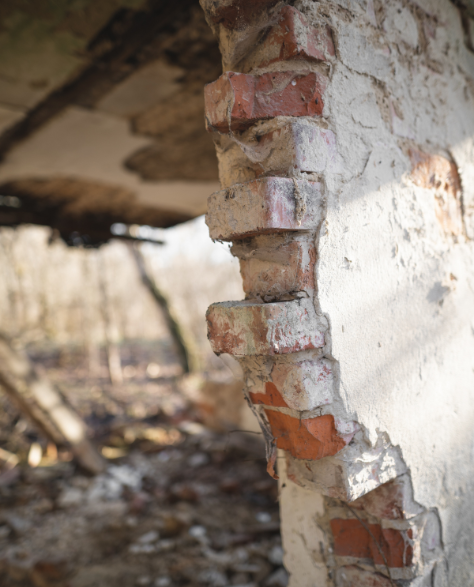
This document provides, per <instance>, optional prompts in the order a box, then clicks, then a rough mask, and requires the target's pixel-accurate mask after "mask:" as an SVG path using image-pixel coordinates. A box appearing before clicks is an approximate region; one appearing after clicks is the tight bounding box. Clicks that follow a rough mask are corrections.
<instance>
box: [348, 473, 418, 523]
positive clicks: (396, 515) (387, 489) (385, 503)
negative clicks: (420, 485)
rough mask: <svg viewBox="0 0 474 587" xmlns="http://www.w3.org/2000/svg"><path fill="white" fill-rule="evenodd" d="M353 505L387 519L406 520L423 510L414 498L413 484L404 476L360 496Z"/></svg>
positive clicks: (372, 514)
mask: <svg viewBox="0 0 474 587" xmlns="http://www.w3.org/2000/svg"><path fill="white" fill-rule="evenodd" d="M352 507H353V508H355V509H357V510H363V511H365V512H367V513H368V514H370V515H371V516H374V517H376V518H381V519H385V520H404V519H407V518H411V517H413V516H415V515H417V514H419V513H421V511H422V508H421V506H419V505H418V504H416V503H415V502H414V500H413V490H412V487H411V484H410V483H409V482H407V479H406V478H405V477H403V476H402V477H399V478H397V479H394V480H393V481H390V482H389V483H384V484H383V485H381V486H380V487H377V489H374V490H373V491H370V492H369V493H367V494H366V495H364V496H363V497H360V498H359V499H357V500H356V501H354V502H353V503H352Z"/></svg>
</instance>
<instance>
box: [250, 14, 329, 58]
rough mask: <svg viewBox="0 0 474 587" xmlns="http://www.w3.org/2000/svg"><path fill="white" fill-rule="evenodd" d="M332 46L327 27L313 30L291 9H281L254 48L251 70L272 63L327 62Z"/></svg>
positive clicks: (313, 28) (305, 20) (303, 18)
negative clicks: (275, 20)
mask: <svg viewBox="0 0 474 587" xmlns="http://www.w3.org/2000/svg"><path fill="white" fill-rule="evenodd" d="M334 55H335V50H334V43H333V40H332V34H331V30H330V28H329V27H327V26H322V27H320V28H315V27H313V26H311V25H310V24H309V22H308V21H307V19H306V18H305V17H304V16H303V15H302V14H301V12H299V10H297V9H296V8H293V7H292V6H284V7H283V8H282V10H281V11H280V15H279V20H278V23H277V24H275V25H274V26H273V27H272V28H271V29H270V31H269V33H268V34H267V35H266V36H265V38H264V39H263V41H262V42H261V44H260V45H259V46H258V47H257V48H256V51H255V55H254V58H253V60H252V66H253V67H264V66H266V65H269V64H270V63H274V62H275V61H286V60H288V59H310V60H317V61H327V60H328V59H330V58H331V57H334Z"/></svg>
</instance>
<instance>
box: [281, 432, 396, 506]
mask: <svg viewBox="0 0 474 587" xmlns="http://www.w3.org/2000/svg"><path fill="white" fill-rule="evenodd" d="M287 467H288V475H289V477H290V479H292V480H293V481H294V482H295V483H297V484H299V485H301V486H302V487H307V488H309V489H311V488H312V489H313V490H316V491H321V493H323V495H327V496H328V497H335V498H338V499H342V500H343V501H348V502H351V501H354V500H356V499H357V498H359V497H361V496H362V495H365V494H366V493H368V492H369V491H373V490H374V489H376V488H377V487H379V486H380V485H382V484H383V483H387V482H388V481H391V480H392V479H395V478H396V477H398V476H399V475H402V474H403V473H406V471H407V468H406V465H405V463H404V462H403V459H402V458H401V456H400V451H399V449H397V448H395V447H393V446H391V445H390V444H389V443H387V442H382V444H381V446H379V447H376V448H369V447H368V446H366V445H365V444H364V442H363V441H360V440H355V441H354V442H353V443H351V444H349V445H348V446H346V448H344V449H342V450H341V451H340V452H339V453H338V454H337V455H336V456H333V457H328V458H325V459H322V460H320V461H303V460H299V459H295V458H293V457H292V456H291V455H288V456H287Z"/></svg>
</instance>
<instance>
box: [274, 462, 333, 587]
mask: <svg viewBox="0 0 474 587" xmlns="http://www.w3.org/2000/svg"><path fill="white" fill-rule="evenodd" d="M278 475H279V477H280V482H279V484H280V515H281V520H282V526H283V527H284V528H285V532H284V533H283V536H282V540H283V548H284V550H285V558H284V563H285V567H286V569H287V570H288V572H289V573H290V583H289V585H288V587H323V586H325V585H326V584H327V567H326V563H325V561H324V558H323V552H324V551H325V549H326V548H327V546H326V537H325V535H324V532H323V530H322V529H321V528H320V526H319V525H318V518H319V517H320V516H323V515H324V500H323V497H322V495H320V494H318V493H315V492H314V491H311V490H308V489H305V488H303V487H299V486H298V485H295V483H293V482H292V481H290V480H289V479H288V478H287V476H286V465H285V453H284V452H283V451H279V457H278Z"/></svg>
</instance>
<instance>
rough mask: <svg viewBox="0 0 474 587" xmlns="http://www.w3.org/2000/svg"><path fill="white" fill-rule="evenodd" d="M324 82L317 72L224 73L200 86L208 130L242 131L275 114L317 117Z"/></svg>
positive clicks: (321, 108) (321, 102)
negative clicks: (202, 89) (258, 74)
mask: <svg viewBox="0 0 474 587" xmlns="http://www.w3.org/2000/svg"><path fill="white" fill-rule="evenodd" d="M326 83H327V82H326V78H325V77H324V76H322V75H320V74H317V73H310V74H308V75H300V74H297V73H294V72H291V71H284V72H273V73H265V74H263V75H261V76H253V75H247V74H244V73H232V72H227V73H224V74H222V75H221V77H220V78H219V79H218V80H217V81H215V82H213V83H212V84H208V85H207V86H206V87H205V89H204V96H205V104H206V120H207V124H208V130H218V131H220V132H229V131H231V130H232V131H237V130H245V129H246V128H248V127H249V126H251V125H252V124H255V122H257V121H258V120H266V119H268V118H274V117H275V116H321V114H322V112H323V106H324V104H323V94H324V91H325V89H326Z"/></svg>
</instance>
